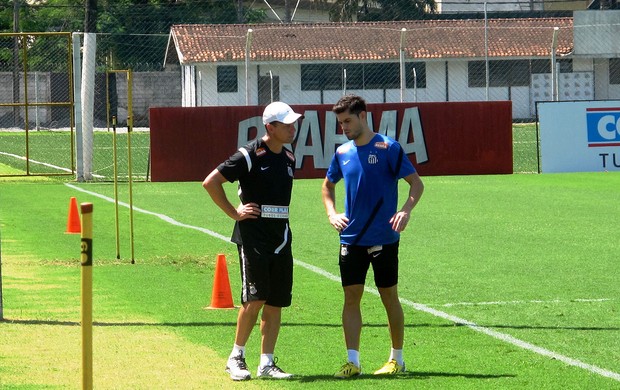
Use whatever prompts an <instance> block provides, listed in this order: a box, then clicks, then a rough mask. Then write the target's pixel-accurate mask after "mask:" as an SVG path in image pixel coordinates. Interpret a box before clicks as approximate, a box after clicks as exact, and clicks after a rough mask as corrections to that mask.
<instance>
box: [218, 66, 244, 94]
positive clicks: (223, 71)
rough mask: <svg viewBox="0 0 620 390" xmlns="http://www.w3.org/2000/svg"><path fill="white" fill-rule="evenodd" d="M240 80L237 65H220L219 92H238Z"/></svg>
mask: <svg viewBox="0 0 620 390" xmlns="http://www.w3.org/2000/svg"><path fill="white" fill-rule="evenodd" d="M238 88H239V82H238V79H237V67H236V66H235V65H218V67H217V92H237V91H238Z"/></svg>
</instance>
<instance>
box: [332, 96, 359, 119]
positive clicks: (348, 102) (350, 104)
mask: <svg viewBox="0 0 620 390" xmlns="http://www.w3.org/2000/svg"><path fill="white" fill-rule="evenodd" d="M347 110H349V112H350V113H351V114H354V115H359V113H360V112H362V111H366V101H365V100H364V99H363V98H362V97H361V96H357V95H345V96H343V97H341V98H340V100H338V102H336V104H335V105H334V107H333V108H332V111H333V112H334V113H336V114H341V113H343V112H345V111H347Z"/></svg>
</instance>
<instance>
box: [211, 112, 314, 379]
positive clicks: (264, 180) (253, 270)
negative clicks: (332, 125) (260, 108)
mask: <svg viewBox="0 0 620 390" xmlns="http://www.w3.org/2000/svg"><path fill="white" fill-rule="evenodd" d="M301 117H302V116H301V115H300V114H297V113H295V112H294V111H293V109H292V108H291V107H289V106H288V105H287V104H285V103H282V102H274V103H271V104H269V105H268V106H267V107H266V108H265V110H264V112H263V123H264V124H265V128H266V134H265V135H264V136H263V137H262V138H260V139H256V140H254V141H252V142H250V143H249V144H247V145H246V146H243V147H241V148H240V149H239V150H238V151H237V152H235V153H234V154H233V155H232V156H231V157H230V158H229V159H228V160H226V161H224V162H223V163H221V164H220V165H219V166H218V167H217V168H216V169H214V170H213V172H211V173H210V174H209V176H207V178H206V179H205V180H204V182H203V183H202V185H203V187H204V188H205V189H206V190H207V191H208V192H209V195H210V196H211V198H212V199H213V201H214V202H215V204H216V205H218V206H219V207H220V208H221V209H222V210H223V211H224V212H225V213H226V215H228V216H229V217H230V218H232V219H234V220H235V227H234V230H233V236H232V241H233V242H234V243H236V244H237V249H238V252H239V262H240V267H241V282H242V286H241V303H242V307H241V308H240V309H239V314H238V317H237V331H236V334H235V344H234V346H233V349H232V352H231V354H230V357H229V358H228V363H227V365H226V371H227V372H228V373H229V374H230V377H231V379H233V380H246V379H250V371H249V370H248V368H247V365H246V363H245V345H246V342H247V341H248V339H249V337H250V333H251V332H252V329H253V328H254V325H255V324H256V320H257V319H258V315H259V312H261V310H262V315H261V323H260V330H261V335H262V340H261V356H260V365H259V367H258V370H257V373H256V375H257V376H258V377H269V378H278V379H282V378H289V377H291V376H292V375H291V374H289V373H286V372H284V371H283V370H282V369H280V367H278V366H277V365H276V360H274V357H273V353H274V349H275V346H276V341H277V338H278V333H279V331H280V323H281V312H282V308H283V307H288V306H290V305H291V296H292V287H293V255H292V252H291V239H292V236H291V229H290V227H289V220H288V208H289V204H290V201H291V191H292V189H293V176H294V172H295V157H294V155H293V153H292V152H291V151H290V150H288V149H287V148H286V147H284V145H285V144H289V143H291V142H292V141H293V139H294V138H295V125H294V124H295V122H297V120H298V119H299V118H301ZM237 180H238V181H239V197H240V199H241V205H239V207H236V208H235V207H234V206H233V205H232V203H231V202H230V201H229V200H228V198H227V196H226V193H225V192H224V188H223V183H224V182H226V181H229V182H234V181H237Z"/></svg>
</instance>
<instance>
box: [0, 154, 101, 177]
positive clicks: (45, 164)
mask: <svg viewBox="0 0 620 390" xmlns="http://www.w3.org/2000/svg"><path fill="white" fill-rule="evenodd" d="M0 154H2V155H4V156H9V157H14V158H16V159H19V160H24V161H26V160H28V161H30V162H31V163H33V164H39V165H43V166H46V167H48V168H54V169H58V170H60V171H65V172H69V173H71V169H69V168H64V167H59V166H58V165H52V164H49V163H45V162H41V161H37V160H33V159H26V157H25V156H19V155H17V154H13V153H6V152H0ZM93 176H94V177H99V178H102V177H103V176H101V175H96V174H93Z"/></svg>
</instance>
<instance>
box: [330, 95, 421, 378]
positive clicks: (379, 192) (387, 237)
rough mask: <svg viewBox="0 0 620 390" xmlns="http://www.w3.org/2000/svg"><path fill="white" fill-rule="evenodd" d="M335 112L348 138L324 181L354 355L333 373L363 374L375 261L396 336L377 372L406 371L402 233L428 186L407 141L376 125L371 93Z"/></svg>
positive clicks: (350, 100) (346, 328)
mask: <svg viewBox="0 0 620 390" xmlns="http://www.w3.org/2000/svg"><path fill="white" fill-rule="evenodd" d="M332 111H333V112H334V113H335V114H336V117H337V118H338V123H339V124H340V126H341V127H342V130H343V132H344V134H345V135H346V137H347V139H349V142H347V143H345V144H343V145H341V146H340V147H338V149H337V150H336V153H335V154H334V156H333V158H332V162H331V165H330V166H329V169H328V171H327V175H326V177H325V180H324V182H323V187H322V197H323V203H324V205H325V210H326V211H327V216H328V217H329V222H330V224H331V225H332V226H333V227H334V228H335V229H336V230H337V231H338V232H339V233H340V257H339V266H340V277H341V280H342V287H343V290H344V306H343V310H342V327H343V330H344V338H345V344H346V347H347V355H348V359H347V363H346V364H344V365H343V366H342V367H341V369H340V371H338V372H336V374H335V375H334V376H335V377H337V378H349V377H352V376H357V375H360V374H361V372H362V371H361V364H360V354H359V347H360V335H361V331H362V314H361V310H360V302H361V299H362V293H363V292H364V283H365V280H366V274H367V272H368V268H369V267H370V265H371V264H372V268H373V272H374V279H375V285H376V286H377V288H378V290H379V294H380V295H381V302H382V303H383V306H384V307H385V311H386V313H387V319H388V327H389V330H390V338H391V341H392V349H391V353H390V357H389V359H388V362H387V363H386V364H385V365H384V366H383V367H382V368H380V369H378V370H377V371H375V374H376V375H381V374H397V373H400V372H405V362H404V360H403V343H404V333H405V332H404V328H405V325H404V315H403V309H402V306H401V304H400V301H399V299H398V291H397V285H398V245H399V241H400V232H402V231H403V230H404V229H405V228H406V227H407V223H408V222H409V218H410V217H411V211H412V210H413V208H414V207H415V205H416V204H417V203H418V201H419V200H420V197H421V196H422V192H423V191H424V185H423V183H422V180H421V179H420V176H419V175H418V174H417V172H416V170H415V168H414V167H413V165H412V164H411V162H410V161H409V159H408V158H407V156H406V155H405V154H404V151H403V149H402V147H401V146H400V145H399V144H398V143H397V142H396V141H395V140H393V139H391V138H389V137H387V136H384V135H381V134H377V133H374V132H373V131H372V130H370V128H369V126H368V122H367V116H366V115H367V113H366V102H365V101H364V99H362V98H361V97H359V96H355V95H347V96H344V97H342V98H341V99H340V100H339V101H338V102H337V103H336V105H335V106H334V107H333V109H332ZM343 178H344V185H345V200H344V204H345V209H344V213H342V214H340V213H338V212H337V211H336V205H335V202H336V195H335V187H336V183H338V182H339V181H340V180H341V179H343ZM401 178H402V179H405V181H406V182H407V183H408V184H409V195H408V197H407V200H406V201H405V203H404V204H403V205H402V207H401V208H400V210H398V211H397V210H396V207H397V201H398V180H399V179H401Z"/></svg>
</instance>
